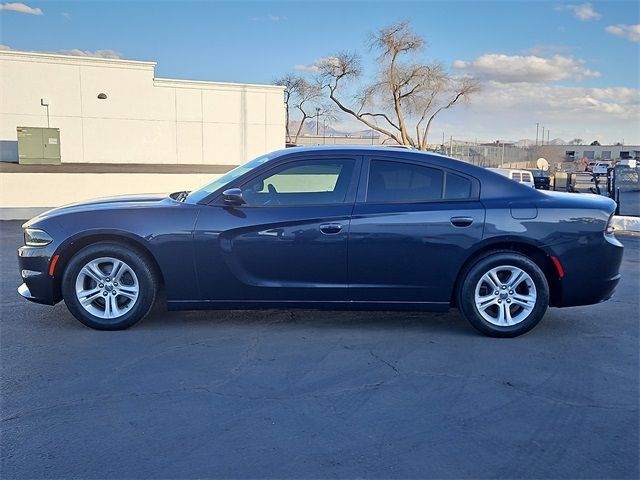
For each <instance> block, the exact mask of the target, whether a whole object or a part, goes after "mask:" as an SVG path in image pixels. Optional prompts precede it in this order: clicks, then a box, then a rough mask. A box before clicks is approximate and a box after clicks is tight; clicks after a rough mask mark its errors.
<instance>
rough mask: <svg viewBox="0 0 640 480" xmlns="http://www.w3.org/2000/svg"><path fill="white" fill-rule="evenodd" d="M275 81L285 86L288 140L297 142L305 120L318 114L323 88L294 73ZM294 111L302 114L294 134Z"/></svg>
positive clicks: (276, 83)
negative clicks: (317, 109)
mask: <svg viewBox="0 0 640 480" xmlns="http://www.w3.org/2000/svg"><path fill="white" fill-rule="evenodd" d="M273 83H274V84H275V85H282V86H284V104H285V132H286V135H287V142H293V143H296V142H297V141H298V137H299V136H300V133H302V129H303V128H304V124H305V122H306V121H307V120H308V119H310V118H313V117H314V116H316V108H320V102H321V100H322V89H321V88H320V86H319V85H314V84H311V83H310V82H308V81H307V80H305V79H304V78H302V77H300V76H298V75H295V74H293V73H289V74H287V75H285V76H284V77H282V78H278V79H276V80H274V82H273ZM292 113H295V114H299V115H300V123H299V124H298V127H297V129H296V131H295V133H294V134H293V135H292V134H291V117H292Z"/></svg>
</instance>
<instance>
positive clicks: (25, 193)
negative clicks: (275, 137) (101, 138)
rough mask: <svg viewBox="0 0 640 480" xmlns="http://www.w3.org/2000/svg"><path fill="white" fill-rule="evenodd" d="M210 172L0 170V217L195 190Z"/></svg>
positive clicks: (209, 178) (214, 176)
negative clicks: (130, 196) (116, 197)
mask: <svg viewBox="0 0 640 480" xmlns="http://www.w3.org/2000/svg"><path fill="white" fill-rule="evenodd" d="M220 176H221V175H220V174H211V173H182V174H161V173H156V174H154V173H14V172H12V173H6V172H2V173H0V220H14V219H27V218H31V217H33V216H35V215H36V214H38V213H40V212H42V211H44V210H48V209H49V208H53V207H59V206H61V205H66V204H69V203H75V202H82V201H86V200H91V199H94V198H99V197H110V196H114V195H126V194H132V193H133V194H135V193H171V192H177V191H182V190H195V189H197V188H199V187H202V186H203V185H206V184H207V183H210V182H212V181H214V180H215V179H217V178H219V177H220Z"/></svg>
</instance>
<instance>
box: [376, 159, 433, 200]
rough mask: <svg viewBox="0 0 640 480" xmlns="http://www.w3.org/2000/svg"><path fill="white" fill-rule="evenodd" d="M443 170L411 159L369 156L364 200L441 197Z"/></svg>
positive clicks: (431, 198) (429, 198) (430, 198)
mask: <svg viewBox="0 0 640 480" xmlns="http://www.w3.org/2000/svg"><path fill="white" fill-rule="evenodd" d="M443 179H444V172H443V171H442V170H439V169H437V168H431V167H426V166H422V165H416V164H412V163H404V162H395V161H386V160H372V161H371V164H370V167H369V181H368V184H367V202H370V203H387V202H395V203H418V202H426V201H430V200H440V199H442V197H443V195H442V190H443Z"/></svg>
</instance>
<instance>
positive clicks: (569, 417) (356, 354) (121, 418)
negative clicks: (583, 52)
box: [0, 222, 640, 479]
mask: <svg viewBox="0 0 640 480" xmlns="http://www.w3.org/2000/svg"><path fill="white" fill-rule="evenodd" d="M19 226H20V222H0V262H1V264H0V293H1V299H0V300H1V304H0V305H1V309H0V314H1V320H0V361H1V364H0V366H1V383H0V392H1V404H0V407H1V408H0V432H1V434H0V435H1V436H0V447H1V448H0V462H1V463H0V476H1V477H2V478H3V479H12V478H211V477H215V478H354V477H360V478H362V477H365V478H433V477H438V478H479V477H483V478H486V477H491V478H522V477H526V478H534V477H535V478H638V476H639V473H640V472H639V468H638V456H639V454H638V451H639V442H638V430H639V415H638V398H639V376H638V366H639V356H638V345H639V343H638V332H639V325H638V324H639V315H638V311H639V306H640V301H639V292H640V238H638V237H636V238H632V237H622V240H623V242H624V243H625V246H626V252H625V258H624V263H623V266H622V274H623V280H622V282H621V284H620V287H619V289H618V292H617V294H616V296H615V297H614V298H613V299H612V300H610V301H608V302H606V303H603V304H599V305H595V306H590V307H577V308H569V309H551V310H549V312H548V313H547V315H546V317H545V319H544V320H543V321H542V323H541V324H539V325H538V326H537V327H536V328H535V329H534V330H533V331H531V332H530V333H528V334H526V335H524V336H521V337H518V338H515V339H492V338H487V337H483V336H481V335H479V334H477V333H476V332H475V330H473V329H472V328H471V327H469V326H468V325H467V324H466V322H465V321H464V320H463V319H462V318H461V317H460V316H459V314H458V313H457V312H456V311H451V312H450V313H448V314H424V313H385V312H376V313H370V312H317V311H258V312H247V311H235V312H231V311H224V312H170V313H167V312H164V311H162V309H157V310H156V311H155V312H154V313H153V314H152V315H151V316H150V317H148V318H147V319H146V320H144V321H143V322H141V323H140V324H138V325H137V326H136V327H134V328H132V329H130V330H128V331H123V332H98V331H93V330H90V329H88V328H86V327H84V326H82V325H81V324H80V323H78V322H77V321H76V320H75V319H74V318H73V317H72V316H71V315H70V314H69V313H68V311H67V310H66V308H65V306H64V304H59V305H57V306H55V307H47V306H40V305H36V304H31V303H29V302H27V301H25V300H23V299H22V298H20V297H19V296H18V294H17V293H16V288H17V287H18V285H19V283H20V279H19V276H18V271H17V262H16V259H15V249H16V248H17V247H18V246H19V244H20V242H21V231H20V228H19ZM594 275H597V272H594Z"/></svg>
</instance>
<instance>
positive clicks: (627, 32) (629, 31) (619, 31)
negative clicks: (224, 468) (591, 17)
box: [605, 23, 640, 42]
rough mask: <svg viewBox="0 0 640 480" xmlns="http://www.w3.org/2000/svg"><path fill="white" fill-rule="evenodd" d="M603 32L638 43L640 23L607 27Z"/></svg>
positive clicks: (639, 40)
mask: <svg viewBox="0 0 640 480" xmlns="http://www.w3.org/2000/svg"><path fill="white" fill-rule="evenodd" d="M605 30H606V32H607V33H610V34H611V35H615V36H616V37H622V38H626V39H627V40H629V41H631V42H640V23H636V24H635V25H622V24H619V25H609V26H608V27H607V28H605Z"/></svg>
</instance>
